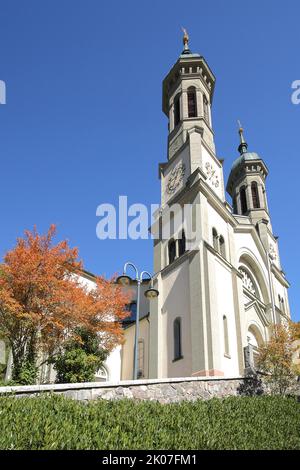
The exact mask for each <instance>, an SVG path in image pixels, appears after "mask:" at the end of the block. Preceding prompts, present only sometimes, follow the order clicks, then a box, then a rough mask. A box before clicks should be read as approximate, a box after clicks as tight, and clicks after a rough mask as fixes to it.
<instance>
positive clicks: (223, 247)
mask: <svg viewBox="0 0 300 470" xmlns="http://www.w3.org/2000/svg"><path fill="white" fill-rule="evenodd" d="M219 243H220V253H221V255H222V256H223V257H224V258H226V251H225V240H224V238H223V237H222V235H221V236H220V238H219Z"/></svg>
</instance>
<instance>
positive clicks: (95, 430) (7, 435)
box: [0, 396, 300, 450]
mask: <svg viewBox="0 0 300 470" xmlns="http://www.w3.org/2000/svg"><path fill="white" fill-rule="evenodd" d="M298 407H299V405H298V403H297V401H296V399H294V398H291V397H279V396H263V397H229V398H225V399H217V398H214V399H211V400H208V401H196V402H194V403H192V402H182V403H178V404H170V405H161V404H159V403H156V402H136V401H133V400H120V401H105V400H98V401H94V402H88V403H82V402H78V401H72V400H70V399H66V398H64V397H61V396H52V397H49V396H48V397H47V396H40V397H36V398H17V399H16V398H13V397H2V398H0V429H1V433H0V449H96V450H98V449H104V450H112V449H116V450H125V449H147V450H151V449H166V450H171V449H176V450H182V449H186V450H191V449H300V437H299V425H300V415H299V409H298Z"/></svg>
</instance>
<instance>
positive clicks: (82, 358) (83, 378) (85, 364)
mask: <svg viewBox="0 0 300 470" xmlns="http://www.w3.org/2000/svg"><path fill="white" fill-rule="evenodd" d="M76 334H77V339H76V340H74V339H72V340H70V341H69V342H68V343H67V344H66V347H65V349H64V350H61V351H60V352H59V353H58V354H57V355H56V356H54V357H53V359H52V360H51V359H50V361H49V362H51V363H52V364H54V369H55V370H56V372H57V375H56V382H58V383H70V382H71V383H72V382H75V383H76V382H91V381H93V380H94V378H95V373H96V372H97V370H99V369H100V367H101V366H102V364H103V361H104V360H105V359H106V357H107V351H104V349H103V348H101V347H100V346H99V338H98V336H97V334H96V333H92V332H91V331H88V330H87V329H84V328H77V329H76Z"/></svg>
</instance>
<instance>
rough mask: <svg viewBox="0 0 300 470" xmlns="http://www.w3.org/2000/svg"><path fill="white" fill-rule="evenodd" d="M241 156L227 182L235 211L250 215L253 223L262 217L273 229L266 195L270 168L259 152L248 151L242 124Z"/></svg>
mask: <svg viewBox="0 0 300 470" xmlns="http://www.w3.org/2000/svg"><path fill="white" fill-rule="evenodd" d="M239 135H240V145H239V147H238V151H239V153H240V156H239V157H238V158H237V159H236V160H235V161H234V163H233V165H232V168H231V172H230V175H229V179H228V183H227V188H226V189H227V191H228V193H229V194H230V196H231V197H232V203H233V212H234V214H236V215H243V216H248V217H249V218H250V219H251V222H252V224H253V225H256V224H257V223H258V222H259V221H261V220H262V219H263V220H264V221H266V222H267V225H268V226H269V229H270V230H272V227H271V223H270V215H269V209H268V202H267V195H266V178H267V176H268V168H267V167H266V164H265V163H264V161H263V160H262V159H261V158H260V156H259V155H258V154H257V153H254V152H248V144H247V142H246V141H245V138H244V130H243V128H242V127H241V126H240V128H239Z"/></svg>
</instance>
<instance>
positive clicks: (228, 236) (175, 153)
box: [0, 32, 290, 381]
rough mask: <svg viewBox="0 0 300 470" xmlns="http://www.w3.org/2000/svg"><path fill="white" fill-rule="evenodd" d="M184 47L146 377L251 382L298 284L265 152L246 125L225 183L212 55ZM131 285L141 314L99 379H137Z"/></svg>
mask: <svg viewBox="0 0 300 470" xmlns="http://www.w3.org/2000/svg"><path fill="white" fill-rule="evenodd" d="M183 43H184V49H183V51H182V53H181V55H180V56H179V58H178V60H177V62H176V63H175V64H174V66H173V67H172V69H171V70H170V71H169V73H168V74H167V76H166V77H165V79H164V81H163V96H162V106H163V112H164V113H165V115H166V117H167V119H168V123H169V125H168V131H169V133H168V152H167V156H166V161H165V162H163V163H161V164H160V165H159V175H160V181H161V205H160V209H159V211H158V217H157V220H156V227H159V230H158V233H159V236H156V237H154V268H153V272H154V273H155V277H154V282H155V284H154V287H155V289H157V291H158V292H159V295H158V297H156V298H153V299H151V300H149V299H146V297H145V296H144V295H143V294H144V292H145V291H146V289H148V281H143V283H142V286H141V292H142V296H141V297H142V299H141V312H140V318H139V338H138V361H137V363H138V374H137V377H138V378H140V379H147V378H154V379H160V378H168V377H170V378H171V377H191V376H219V377H222V376H224V377H232V376H242V375H244V374H245V373H247V372H248V371H253V368H255V361H256V357H257V352H258V350H259V347H260V346H261V345H263V344H264V343H265V342H266V341H267V340H268V339H269V337H270V327H271V326H272V324H275V323H284V322H286V321H287V320H288V319H289V318H290V309H289V301H288V294H287V289H288V287H289V283H288V281H287V279H286V277H285V274H284V272H283V270H282V266H281V263H280V256H279V247H278V240H277V237H276V236H274V234H273V230H272V221H271V217H270V213H269V209H268V201H267V190H266V179H267V176H268V168H267V166H266V164H265V162H264V161H263V159H262V158H261V157H260V156H259V154H257V153H255V152H250V151H248V144H247V143H246V141H245V138H244V131H243V129H242V128H241V126H240V129H239V140H240V142H239V146H238V152H239V155H238V157H237V158H236V159H235V160H234V161H233V162H232V166H231V171H230V175H229V178H228V181H227V183H226V185H225V182H224V176H223V160H222V159H219V158H218V156H217V154H216V149H215V143H214V132H213V124H212V115H211V106H212V101H213V94H214V88H215V76H214V74H213V72H212V71H211V69H210V67H209V65H208V64H207V62H206V60H205V59H204V57H202V56H201V55H199V54H194V53H192V52H191V50H190V49H189V38H188V35H187V33H186V32H185V34H184V38H183ZM225 191H227V193H228V194H229V195H230V198H231V201H232V204H230V203H228V202H227V200H226V196H225ZM185 207H188V208H189V214H190V217H189V221H188V220H187V219H186V218H185V212H184V211H182V212H180V211H179V212H180V214H181V215H180V217H181V216H182V214H184V216H183V217H181V219H180V223H179V224H176V223H175V221H176V220H175V219H176V217H177V216H176V214H177V212H178V208H179V209H180V208H185ZM173 208H176V210H175V209H174V210H173ZM165 214H167V215H168V218H167V220H168V221H169V223H168V224H167V225H168V228H169V230H168V231H167V232H168V234H167V235H166V234H165V232H164V230H163V228H164V226H165V225H166V224H165V222H164V220H165V219H164V217H165ZM81 277H82V282H83V283H84V284H85V285H87V286H88V287H89V288H93V285H94V282H95V278H94V276H93V275H91V274H90V273H86V272H83V273H82V276H81ZM129 287H130V288H131V289H133V291H134V296H133V300H132V303H131V305H130V310H131V313H132V314H131V316H130V317H129V318H128V319H127V320H126V321H125V322H124V325H123V326H124V344H122V345H120V346H118V347H117V348H116V349H115V350H114V351H113V352H112V353H111V354H110V355H109V357H108V358H107V360H106V361H105V363H104V364H103V367H102V369H101V370H100V371H99V372H98V373H97V374H96V376H95V380H100V381H102V380H106V381H107V380H108V381H119V380H130V379H132V377H133V366H134V345H135V324H136V305H137V284H136V282H135V281H132V283H131V285H130V286H129ZM7 355H8V353H7V352H6V350H5V342H4V341H0V366H1V364H2V365H3V367H4V368H5V371H6V372H5V377H6V379H9V378H10V375H11V366H12V358H11V357H10V356H11V353H10V356H9V357H10V359H9V358H8V359H7ZM7 362H8V364H7V365H5V364H6V363H7ZM3 370H4V369H3ZM54 380H55V375H54V373H53V369H51V368H49V367H48V368H47V370H45V371H41V378H40V381H54Z"/></svg>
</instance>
